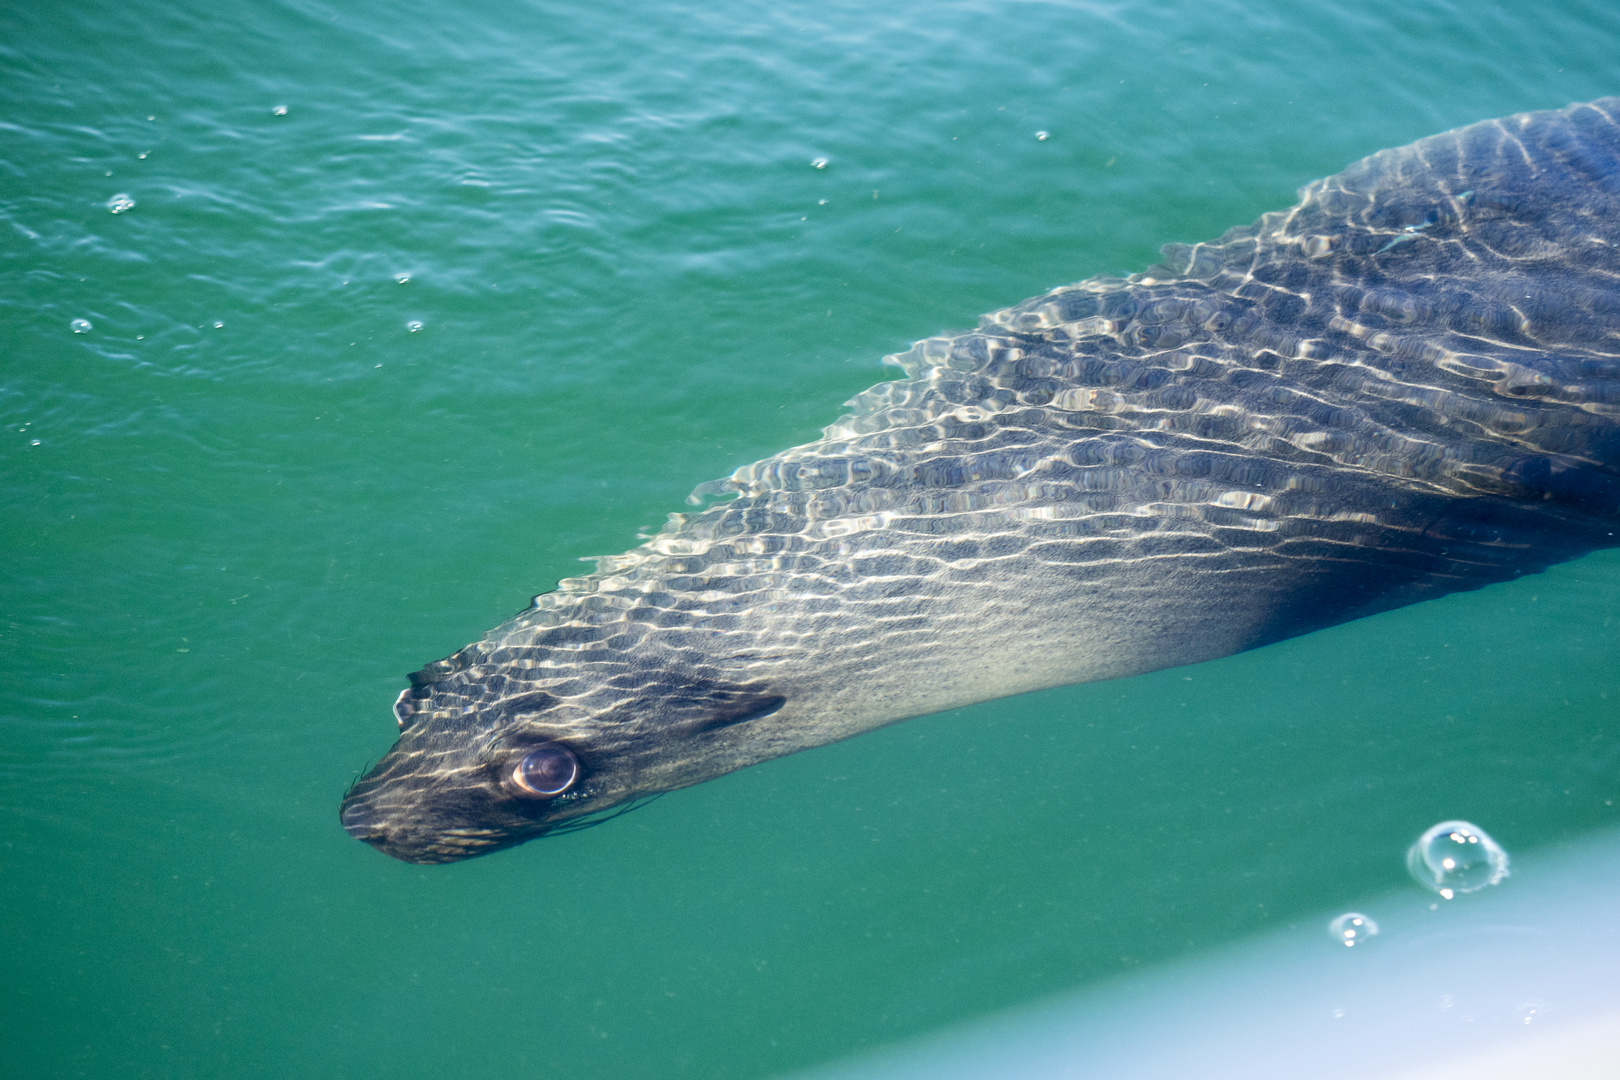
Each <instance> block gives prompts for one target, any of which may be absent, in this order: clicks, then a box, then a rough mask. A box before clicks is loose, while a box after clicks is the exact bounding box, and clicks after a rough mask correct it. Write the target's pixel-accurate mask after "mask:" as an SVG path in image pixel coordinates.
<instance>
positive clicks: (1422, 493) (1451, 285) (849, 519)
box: [343, 98, 1620, 863]
mask: <svg viewBox="0 0 1620 1080" xmlns="http://www.w3.org/2000/svg"><path fill="white" fill-rule="evenodd" d="M1617 119H1620V98H1604V99H1601V100H1599V101H1595V102H1588V103H1584V104H1580V105H1575V106H1571V107H1570V108H1568V109H1565V110H1563V111H1560V112H1542V113H1524V114H1520V115H1518V116H1510V117H1506V118H1503V119H1500V120H1494V121H1489V122H1484V123H1479V124H1475V125H1473V126H1471V127H1468V128H1465V129H1463V130H1461V131H1456V132H1452V133H1449V134H1445V135H1439V136H1435V137H1433V138H1429V139H1425V140H1423V141H1422V142H1419V143H1417V144H1415V145H1413V146H1410V147H1406V148H1403V149H1400V150H1390V151H1385V152H1383V153H1380V154H1376V155H1374V156H1373V157H1370V158H1368V159H1366V160H1365V161H1362V162H1359V163H1357V164H1356V165H1355V166H1353V167H1351V168H1350V169H1348V170H1346V171H1345V172H1343V173H1340V174H1338V175H1336V176H1333V177H1330V178H1328V179H1327V180H1324V181H1322V182H1320V183H1317V184H1312V185H1310V186H1309V187H1308V188H1306V189H1305V190H1304V191H1303V192H1302V195H1303V198H1302V201H1301V202H1300V204H1299V205H1298V206H1296V207H1294V208H1293V209H1292V210H1289V211H1287V212H1286V213H1275V214H1268V215H1266V216H1265V217H1263V218H1261V220H1260V221H1259V222H1258V223H1257V224H1256V225H1254V226H1253V227H1251V228H1234V229H1231V230H1229V231H1228V232H1227V233H1225V234H1224V235H1223V236H1222V237H1221V238H1220V240H1219V241H1217V242H1215V243H1210V244H1197V245H1193V246H1188V245H1171V246H1167V247H1166V249H1165V252H1164V254H1165V256H1166V261H1165V263H1164V264H1163V265H1161V266H1158V267H1155V268H1154V269H1152V270H1150V271H1149V272H1148V273H1146V274H1142V275H1137V276H1134V277H1132V278H1130V279H1129V280H1120V279H1114V278H1095V279H1091V280H1088V281H1085V282H1082V283H1081V284H1080V285H1078V286H1074V287H1072V288H1062V289H1055V290H1053V291H1052V292H1049V293H1047V294H1045V295H1043V296H1039V297H1036V298H1035V299H1033V300H1030V301H1028V302H1026V303H1023V304H1020V305H1018V306H1017V307H1014V308H1007V309H1004V310H1002V311H998V312H995V313H994V314H991V315H988V316H986V317H985V318H984V319H983V320H982V323H981V328H980V330H979V332H977V333H972V334H964V335H961V336H959V337H954V338H951V337H941V338H931V339H929V340H927V341H923V342H919V343H918V344H917V345H916V346H914V347H913V348H912V349H911V351H909V352H907V353H906V354H904V355H903V356H898V357H891V358H890V359H891V360H892V361H893V362H894V363H896V364H898V365H899V366H900V367H902V368H904V369H905V371H906V374H907V376H908V378H907V379H905V380H896V381H893V382H886V383H880V384H879V385H878V386H876V387H874V388H873V389H871V390H869V391H867V392H865V393H863V394H861V395H859V396H858V397H857V398H856V399H855V400H854V401H853V402H851V404H852V405H853V406H854V408H855V412H854V413H853V414H852V415H850V416H848V417H846V418H844V419H842V420H840V421H839V422H837V423H836V424H834V425H832V426H831V427H829V428H827V430H826V431H825V432H824V433H823V436H822V438H821V439H820V440H819V441H817V442H814V443H809V444H806V445H804V446H801V447H796V448H794V449H792V450H788V451H785V452H783V453H781V454H778V455H776V456H775V457H772V458H768V459H766V460H764V461H759V462H755V463H754V464H752V465H748V466H744V467H743V468H741V469H738V470H737V471H736V472H735V473H733V474H732V475H731V476H730V477H729V478H727V479H726V480H724V481H720V482H716V483H713V484H707V485H704V486H702V487H700V489H699V492H698V493H695V494H694V495H693V496H692V497H691V499H690V500H689V501H692V502H698V501H699V500H700V496H701V494H704V493H712V494H720V493H723V492H730V493H732V494H735V495H738V496H740V497H739V498H738V499H737V500H736V501H735V502H734V503H731V504H730V505H726V506H721V507H716V508H713V509H711V510H709V511H707V512H706V513H702V514H697V515H674V516H672V517H671V519H670V521H669V524H668V525H667V526H665V528H664V529H663V530H662V531H661V532H660V533H659V534H658V535H657V536H656V537H654V538H653V539H651V540H650V541H648V542H647V543H646V544H643V545H642V546H641V547H639V548H637V549H636V550H635V551H633V552H630V553H628V554H626V555H624V556H621V557H618V558H609V559H602V560H599V567H598V570H597V572H596V573H595V574H592V575H590V576H589V577H585V578H576V579H571V580H569V581H566V582H564V583H563V587H562V589H561V590H560V591H559V592H558V593H548V594H544V595H541V596H537V597H536V598H535V600H534V605H533V609H532V610H531V611H530V612H527V613H525V614H523V615H520V616H518V617H517V618H516V619H513V620H512V621H510V622H508V623H506V624H505V625H503V626H501V627H499V628H497V629H496V630H494V631H491V632H490V633H489V634H488V635H486V636H485V637H484V639H483V640H482V641H480V642H476V643H474V644H473V645H470V646H468V647H467V648H465V649H463V650H461V651H460V652H458V653H456V654H455V655H454V656H452V657H450V658H449V659H448V660H445V661H442V662H440V663H437V664H432V665H429V666H428V667H427V668H425V669H424V670H423V671H421V672H420V673H418V674H417V675H415V676H413V677H412V683H413V684H414V685H413V686H412V687H411V688H410V689H408V690H405V691H402V692H401V694H400V696H399V699H398V701H397V702H396V703H395V706H394V712H395V715H396V717H397V720H398V724H399V727H400V730H401V731H402V732H403V734H402V736H401V738H400V741H399V744H398V745H397V746H396V747H395V748H394V749H393V750H392V751H391V752H390V753H389V755H388V757H386V758H384V759H383V761H382V762H381V763H380V764H379V765H378V766H377V767H376V768H375V769H373V770H372V771H371V772H370V773H368V774H367V775H366V776H365V777H363V778H362V779H361V780H360V781H358V783H357V784H356V785H355V786H354V787H353V788H352V789H351V790H350V792H349V794H348V795H347V797H346V798H345V800H344V805H343V821H344V825H345V827H346V828H347V829H348V830H349V831H350V832H351V833H353V834H354V835H355V836H356V837H358V838H360V839H363V840H365V841H366V842H368V843H371V844H375V845H376V846H377V847H378V848H380V849H381V850H383V851H385V852H388V853H389V854H391V855H396V856H398V857H399V858H401V859H405V860H406V861H409V862H423V863H435V862H452V861H455V860H457V859H462V858H467V857H469V856H473V855H480V854H486V853H488V852H490V851H494V850H498V849H500V848H503V847H508V846H510V845H512V844H514V843H517V842H520V841H522V840H526V839H529V838H530V837H532V836H539V835H544V834H546V833H547V832H551V831H554V830H555V829H557V828H558V827H559V826H562V827H566V826H568V825H570V824H577V823H579V822H580V821H581V819H583V818H585V817H586V816H587V815H591V814H595V813H600V812H601V811H603V810H606V809H609V808H612V807H615V806H618V805H619V804H622V803H625V802H628V801H630V800H633V799H635V798H637V797H645V796H648V795H654V794H661V793H663V792H665V791H671V790H674V789H676V788H680V787H685V786H687V785H689V784H693V783H697V782H699V781H702V780H708V779H712V778H713V777H716V776H720V775H722V774H724V773H727V772H730V771H732V770H734V769H737V768H740V767H742V766H745V765H750V764H753V763H755V762H758V761H763V760H767V759H769V758H773V757H778V756H780V755H782V754H786V753H791V752H793V751H795V750H802V749H805V748H807V747H812V746H819V745H822V744H825V743H829V742H832V741H834V740H836V739H840V738H845V737H847V736H849V735H852V734H857V733H859V732H862V731H866V730H869V729H871V728H874V727H878V726H880V725H882V724H885V723H892V722H894V721H896V720H903V719H906V718H907V717H911V716H916V715H919V714H921V713H929V712H938V711H940V710H942V709H946V708H950V707H953V706H959V705H967V704H972V703H974V702H977V701H982V700H985V699H986V698H993V697H1000V696H1004V695H1006V694H1016V693H1022V692H1027V691H1030V690H1038V689H1043V688H1046V687H1050V686H1056V685H1061V684H1064V683H1072V682H1082V681H1091V680H1095V679H1106V678H1118V677H1120V676H1124V675H1135V674H1140V673H1142V672H1144V671H1153V670H1156V669H1159V668H1164V667H1171V666H1178V665H1182V664H1191V663H1197V662H1199V661H1203V660H1210V659H1215V658H1218V657H1222V656H1227V655H1230V654H1231V653H1234V652H1238V651H1241V650H1243V649H1250V648H1255V647H1257V646H1260V645H1265V644H1269V643H1270V642H1273V641H1277V640H1280V639H1282V638H1288V637H1293V636H1295V635H1298V634H1302V633H1307V632H1309V631H1312V630H1317V629H1321V628H1322V627H1325V626H1331V625H1333V624H1335V623H1339V622H1344V621H1346V620H1348V619H1354V618H1358V617H1362V616H1365V615H1370V614H1375V613H1377V612H1380V611H1385V610H1388V609H1390V608H1395V607H1400V606H1403V605H1406V604H1410V603H1413V602H1415V601H1418V600H1425V599H1430V598H1433V597H1436V596H1443V595H1445V594H1447V593H1449V592H1454V591H1456V590H1458V589H1472V588H1478V587H1480V586H1481V585H1487V584H1490V583H1492V582H1498V581H1505V580H1509V579H1511V578H1513V577H1516V576H1518V575H1520V574H1523V573H1526V572H1534V571H1538V570H1542V569H1545V568H1546V567H1547V566H1548V565H1550V564H1552V563H1556V562H1562V561H1564V560H1566V559H1570V558H1574V557H1575V556H1578V555H1584V554H1586V553H1588V552H1590V551H1592V550H1594V549H1598V548H1606V547H1614V546H1617V544H1620V541H1616V540H1615V533H1616V530H1617V529H1620V353H1617V352H1615V348H1616V346H1617V344H1620V199H1617V198H1616V193H1617V192H1620V122H1617ZM600 821H601V819H597V820H596V822H595V823H600Z"/></svg>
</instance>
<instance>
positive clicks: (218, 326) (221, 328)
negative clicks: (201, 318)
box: [214, 319, 225, 330]
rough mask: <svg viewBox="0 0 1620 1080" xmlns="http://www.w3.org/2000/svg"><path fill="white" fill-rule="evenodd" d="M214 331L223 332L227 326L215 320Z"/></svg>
mask: <svg viewBox="0 0 1620 1080" xmlns="http://www.w3.org/2000/svg"><path fill="white" fill-rule="evenodd" d="M214 329H215V330H223V329H225V324H224V323H222V322H220V321H219V320H218V319H215V320H214Z"/></svg>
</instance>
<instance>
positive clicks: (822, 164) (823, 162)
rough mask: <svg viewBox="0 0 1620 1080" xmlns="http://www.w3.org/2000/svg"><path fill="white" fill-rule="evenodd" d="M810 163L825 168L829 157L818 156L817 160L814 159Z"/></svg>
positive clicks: (815, 166)
mask: <svg viewBox="0 0 1620 1080" xmlns="http://www.w3.org/2000/svg"><path fill="white" fill-rule="evenodd" d="M810 164H811V166H812V167H814V168H817V169H825V168H826V167H827V159H826V158H824V157H818V158H816V160H814V161H812V162H811V163H810Z"/></svg>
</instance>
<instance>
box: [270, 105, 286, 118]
mask: <svg viewBox="0 0 1620 1080" xmlns="http://www.w3.org/2000/svg"><path fill="white" fill-rule="evenodd" d="M270 112H271V114H272V115H274V116H286V115H287V106H285V105H277V106H276V107H275V108H273V109H271V110H270Z"/></svg>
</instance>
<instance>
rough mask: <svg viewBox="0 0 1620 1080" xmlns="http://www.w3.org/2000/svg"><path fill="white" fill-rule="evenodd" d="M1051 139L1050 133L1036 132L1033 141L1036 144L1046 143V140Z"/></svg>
mask: <svg viewBox="0 0 1620 1080" xmlns="http://www.w3.org/2000/svg"><path fill="white" fill-rule="evenodd" d="M1051 137H1052V136H1051V133H1050V132H1046V131H1037V132H1036V133H1035V141H1036V142H1045V141H1046V140H1047V139H1049V138H1051Z"/></svg>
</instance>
